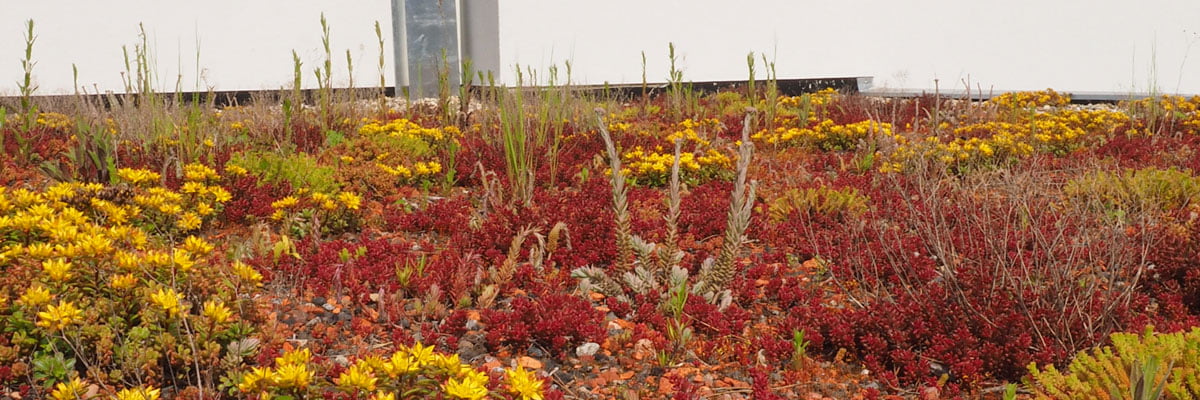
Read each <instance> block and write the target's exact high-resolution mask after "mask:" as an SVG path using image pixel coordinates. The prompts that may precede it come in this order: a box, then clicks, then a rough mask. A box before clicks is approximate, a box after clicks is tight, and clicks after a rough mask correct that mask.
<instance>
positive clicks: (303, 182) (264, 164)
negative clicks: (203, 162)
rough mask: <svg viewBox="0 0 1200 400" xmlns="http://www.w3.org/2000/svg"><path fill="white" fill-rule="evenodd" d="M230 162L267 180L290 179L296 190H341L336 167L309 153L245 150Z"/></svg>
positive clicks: (284, 180)
mask: <svg viewBox="0 0 1200 400" xmlns="http://www.w3.org/2000/svg"><path fill="white" fill-rule="evenodd" d="M229 165H236V166H238V167H242V168H245V169H246V170H247V171H249V172H250V173H252V174H254V175H256V176H258V177H259V178H260V179H263V180H265V181H267V182H272V183H279V182H287V183H289V184H291V185H292V188H295V189H301V188H304V189H308V190H311V191H314V192H320V193H335V192H337V191H338V190H339V189H340V184H339V183H338V182H337V180H336V179H334V170H333V168H331V167H328V166H322V165H320V164H319V163H318V162H317V159H316V158H314V157H313V156H310V155H308V154H305V153H296V154H291V155H287V156H282V155H279V154H275V153H271V152H261V151H250V152H243V153H238V154H236V155H234V156H233V157H232V158H231V159H230V160H229Z"/></svg>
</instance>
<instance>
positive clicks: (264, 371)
mask: <svg viewBox="0 0 1200 400" xmlns="http://www.w3.org/2000/svg"><path fill="white" fill-rule="evenodd" d="M272 375H274V374H272V373H271V369H270V368H263V367H254V368H251V369H250V372H247V373H246V374H245V375H242V382H241V383H238V390H241V391H242V393H248V392H253V391H256V390H261V389H264V388H265V387H266V386H267V385H270V384H271V381H272Z"/></svg>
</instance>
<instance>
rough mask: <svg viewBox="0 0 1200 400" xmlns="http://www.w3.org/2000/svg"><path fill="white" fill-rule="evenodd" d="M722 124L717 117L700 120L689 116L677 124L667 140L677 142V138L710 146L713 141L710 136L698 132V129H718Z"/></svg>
mask: <svg viewBox="0 0 1200 400" xmlns="http://www.w3.org/2000/svg"><path fill="white" fill-rule="evenodd" d="M720 126H721V121H720V120H717V119H715V118H709V119H704V120H700V121H693V120H692V119H691V118H688V119H685V120H683V121H680V122H679V123H678V124H675V131H673V132H671V134H669V135H667V137H666V140H667V143H675V141H676V140H680V141H682V142H684V143H687V142H691V143H695V144H697V145H699V146H708V145H710V144H711V142H710V141H709V140H708V138H706V137H704V136H701V134H699V133H697V132H696V130H697V129H703V128H708V129H710V130H717V129H720Z"/></svg>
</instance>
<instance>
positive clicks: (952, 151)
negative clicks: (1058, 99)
mask: <svg viewBox="0 0 1200 400" xmlns="http://www.w3.org/2000/svg"><path fill="white" fill-rule="evenodd" d="M1017 116H1019V118H1017V119H1016V120H1015V121H1013V122H1006V121H987V122H980V123H974V124H968V125H964V126H960V127H957V128H954V129H953V131H952V132H953V135H954V139H951V140H949V141H944V140H942V139H940V138H938V137H936V136H929V137H925V138H924V140H921V141H917V142H916V143H912V144H910V143H908V141H907V140H906V139H905V138H904V137H903V136H901V135H893V137H894V138H896V139H897V140H896V142H897V144H898V147H897V148H896V150H895V151H894V152H892V153H891V154H889V155H888V157H887V161H885V162H884V163H883V164H882V165H881V166H880V170H881V171H883V172H897V171H900V170H903V168H904V166H903V164H904V162H906V161H907V160H913V159H924V160H935V161H938V162H941V163H943V164H945V165H946V166H948V167H952V168H961V167H968V166H973V165H982V164H991V163H997V162H1005V161H1008V160H1011V159H1015V158H1021V157H1025V156H1028V155H1030V154H1033V153H1034V152H1045V153H1053V154H1059V155H1062V154H1066V153H1069V152H1071V151H1074V150H1076V149H1078V148H1080V147H1082V146H1083V145H1084V144H1086V142H1087V141H1088V140H1090V139H1091V138H1098V137H1104V136H1107V135H1111V134H1112V133H1113V132H1115V131H1116V130H1117V128H1118V127H1120V126H1122V125H1125V124H1127V123H1128V122H1129V116H1128V115H1126V114H1124V113H1121V112H1117V111H1111V110H1071V109H1059V110H1054V111H1051V112H1036V113H1019V114H1017Z"/></svg>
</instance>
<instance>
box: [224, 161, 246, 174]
mask: <svg viewBox="0 0 1200 400" xmlns="http://www.w3.org/2000/svg"><path fill="white" fill-rule="evenodd" d="M249 172H250V171H247V170H246V169H245V168H242V167H239V166H236V165H233V164H229V165H226V166H225V174H226V175H232V176H245V175H246V174H247V173H249Z"/></svg>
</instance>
